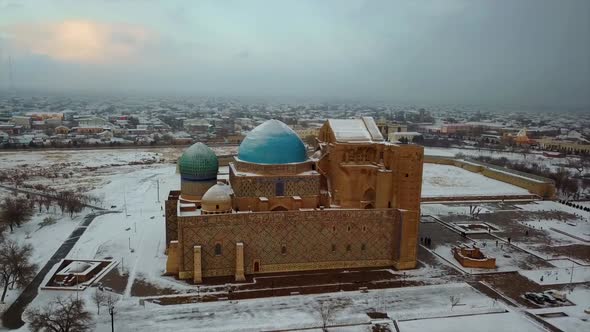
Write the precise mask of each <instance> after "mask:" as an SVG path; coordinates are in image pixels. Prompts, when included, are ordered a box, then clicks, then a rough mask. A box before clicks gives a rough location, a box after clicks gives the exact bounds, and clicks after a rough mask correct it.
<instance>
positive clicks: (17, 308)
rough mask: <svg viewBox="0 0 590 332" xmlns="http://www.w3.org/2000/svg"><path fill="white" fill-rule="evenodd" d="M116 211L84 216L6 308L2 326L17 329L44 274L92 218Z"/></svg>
mask: <svg viewBox="0 0 590 332" xmlns="http://www.w3.org/2000/svg"><path fill="white" fill-rule="evenodd" d="M117 212H118V211H98V212H91V213H89V214H87V215H86V216H85V217H84V220H83V221H82V222H81V223H80V224H79V225H78V227H77V228H76V229H74V231H73V232H72V233H71V234H70V236H69V237H68V238H67V239H66V240H65V241H64V242H63V243H62V245H61V246H60V247H59V248H58V249H57V251H56V252H55V253H54V254H53V256H51V258H50V259H49V261H48V262H47V263H46V264H45V266H43V268H42V269H41V270H40V271H39V272H38V273H37V275H36V276H35V278H33V281H31V283H30V284H29V285H28V286H27V287H26V288H25V289H24V290H23V292H22V293H21V294H20V295H19V297H18V298H17V299H16V300H15V301H14V302H13V303H12V305H11V306H10V307H9V308H8V309H7V310H6V312H5V313H4V315H3V316H2V324H3V325H4V327H6V328H9V329H18V328H20V327H21V326H23V325H24V324H25V322H23V320H22V315H23V313H24V312H25V309H26V308H27V306H28V305H29V304H30V303H31V302H32V301H33V300H34V299H35V297H37V294H38V293H39V287H40V286H41V283H42V282H43V280H44V279H45V276H46V275H47V273H49V271H50V270H51V268H52V267H53V266H54V265H55V264H57V263H59V262H60V261H61V260H62V259H64V258H66V256H67V255H68V253H69V252H70V250H72V248H73V247H74V245H75V244H76V242H78V239H80V237H81V236H82V234H84V232H85V231H86V229H87V228H88V226H89V225H90V223H92V221H93V220H94V218H96V217H98V216H100V215H103V214H107V213H117Z"/></svg>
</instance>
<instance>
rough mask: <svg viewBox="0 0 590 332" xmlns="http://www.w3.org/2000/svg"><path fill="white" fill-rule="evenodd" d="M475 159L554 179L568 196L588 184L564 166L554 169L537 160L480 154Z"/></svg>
mask: <svg viewBox="0 0 590 332" xmlns="http://www.w3.org/2000/svg"><path fill="white" fill-rule="evenodd" d="M473 159H475V160H479V161H482V162H485V163H488V164H492V165H496V166H502V167H506V168H510V169H513V170H516V171H520V172H526V173H530V174H534V175H538V176H542V177H545V178H549V179H552V180H553V181H555V188H556V189H557V190H558V191H559V192H560V193H562V194H563V196H565V197H568V198H569V197H574V196H576V195H577V194H579V192H580V191H583V190H586V189H587V186H588V185H587V184H585V183H584V182H583V181H579V180H578V179H576V178H574V177H573V176H572V175H571V173H570V172H569V171H568V170H567V169H566V168H564V167H561V168H559V169H557V170H554V171H553V170H551V169H550V168H549V167H547V166H545V165H541V164H538V163H535V162H532V163H528V162H521V161H511V160H509V159H508V158H506V157H500V158H494V157H488V156H478V157H474V158H473Z"/></svg>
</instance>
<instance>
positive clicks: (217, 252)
mask: <svg viewBox="0 0 590 332" xmlns="http://www.w3.org/2000/svg"><path fill="white" fill-rule="evenodd" d="M215 256H221V243H216V244H215Z"/></svg>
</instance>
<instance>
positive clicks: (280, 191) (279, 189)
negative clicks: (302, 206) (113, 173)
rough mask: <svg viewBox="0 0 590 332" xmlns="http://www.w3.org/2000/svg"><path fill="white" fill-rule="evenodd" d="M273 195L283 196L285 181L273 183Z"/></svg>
mask: <svg viewBox="0 0 590 332" xmlns="http://www.w3.org/2000/svg"><path fill="white" fill-rule="evenodd" d="M275 196H285V182H283V181H277V183H276V184H275Z"/></svg>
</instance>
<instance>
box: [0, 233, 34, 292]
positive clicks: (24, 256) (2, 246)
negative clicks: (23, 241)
mask: <svg viewBox="0 0 590 332" xmlns="http://www.w3.org/2000/svg"><path fill="white" fill-rule="evenodd" d="M32 253H33V247H32V246H31V245H28V244H27V245H23V246H20V245H19V244H18V243H17V242H15V241H12V240H6V241H2V242H1V243H0V283H2V286H3V291H2V297H1V298H0V302H4V298H5V297H6V292H7V291H8V286H9V285H10V284H16V285H17V286H19V287H24V286H26V285H27V284H29V282H31V280H32V279H33V277H35V273H36V270H37V266H36V265H35V264H32V263H31V262H30V260H31V255H32Z"/></svg>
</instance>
